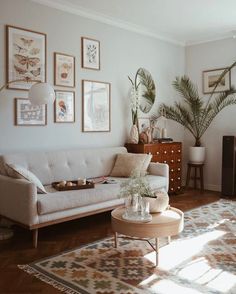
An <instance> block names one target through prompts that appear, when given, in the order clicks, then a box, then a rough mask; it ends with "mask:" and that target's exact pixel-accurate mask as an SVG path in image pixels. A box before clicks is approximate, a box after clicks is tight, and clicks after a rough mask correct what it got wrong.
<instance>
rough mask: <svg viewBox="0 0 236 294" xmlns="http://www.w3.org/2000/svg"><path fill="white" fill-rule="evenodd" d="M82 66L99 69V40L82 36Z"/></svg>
mask: <svg viewBox="0 0 236 294" xmlns="http://www.w3.org/2000/svg"><path fill="white" fill-rule="evenodd" d="M81 46H82V68H87V69H94V70H100V42H99V41H98V40H94V39H91V38H86V37H82V38H81Z"/></svg>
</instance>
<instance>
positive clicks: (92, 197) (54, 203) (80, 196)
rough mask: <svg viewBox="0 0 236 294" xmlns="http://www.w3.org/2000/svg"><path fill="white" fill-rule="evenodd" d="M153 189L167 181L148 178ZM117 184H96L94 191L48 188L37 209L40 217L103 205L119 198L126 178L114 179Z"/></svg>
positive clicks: (158, 177) (152, 177)
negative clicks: (121, 185)
mask: <svg viewBox="0 0 236 294" xmlns="http://www.w3.org/2000/svg"><path fill="white" fill-rule="evenodd" d="M146 177H147V180H148V182H149V184H150V186H151V189H153V190H158V189H161V188H163V187H165V186H166V181H167V179H166V178H165V177H161V176H153V175H148V176H146ZM110 179H115V181H116V182H117V183H116V184H96V185H95V188H94V189H85V190H73V191H65V192H58V191H56V190H54V189H53V188H51V186H48V187H46V190H47V191H48V192H49V193H48V194H47V195H43V194H40V195H38V201H37V208H38V214H39V215H45V214H49V213H55V212H58V211H63V210H68V209H72V208H77V207H82V206H87V205H91V204H96V203H102V202H106V201H109V200H114V199H117V198H118V194H119V192H120V183H121V182H124V181H127V179H125V178H113V177H111V178H110Z"/></svg>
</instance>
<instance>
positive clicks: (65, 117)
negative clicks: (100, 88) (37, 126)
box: [54, 91, 75, 123]
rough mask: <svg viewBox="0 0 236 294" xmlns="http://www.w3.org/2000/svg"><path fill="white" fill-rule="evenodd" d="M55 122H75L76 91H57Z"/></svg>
mask: <svg viewBox="0 0 236 294" xmlns="http://www.w3.org/2000/svg"><path fill="white" fill-rule="evenodd" d="M55 94H56V95H55V96H56V97H55V102H54V122H55V123H72V122H75V92H72V91H55Z"/></svg>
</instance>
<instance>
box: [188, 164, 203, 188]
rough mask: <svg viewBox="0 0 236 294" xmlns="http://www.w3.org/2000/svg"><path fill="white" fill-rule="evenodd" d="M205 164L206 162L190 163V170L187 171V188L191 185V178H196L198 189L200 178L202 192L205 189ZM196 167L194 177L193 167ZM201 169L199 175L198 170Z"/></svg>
mask: <svg viewBox="0 0 236 294" xmlns="http://www.w3.org/2000/svg"><path fill="white" fill-rule="evenodd" d="M203 166H204V163H200V164H196V163H188V171H187V179H186V185H185V189H187V188H188V186H189V181H190V179H193V180H194V189H197V180H200V186H201V192H203V191H204V181H203ZM192 167H193V168H194V170H195V171H194V177H191V169H192ZM198 169H199V175H200V176H199V177H198V176H197V170H198Z"/></svg>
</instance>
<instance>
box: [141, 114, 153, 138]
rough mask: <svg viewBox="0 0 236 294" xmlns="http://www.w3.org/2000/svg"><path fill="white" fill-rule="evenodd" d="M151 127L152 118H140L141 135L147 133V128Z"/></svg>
mask: <svg viewBox="0 0 236 294" xmlns="http://www.w3.org/2000/svg"><path fill="white" fill-rule="evenodd" d="M150 127H151V121H150V118H146V117H145V118H141V117H140V118H138V131H139V134H141V133H142V132H145V131H146V130H147V128H150Z"/></svg>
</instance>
